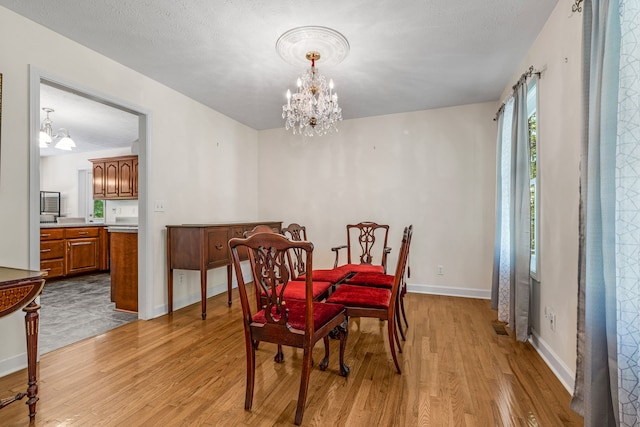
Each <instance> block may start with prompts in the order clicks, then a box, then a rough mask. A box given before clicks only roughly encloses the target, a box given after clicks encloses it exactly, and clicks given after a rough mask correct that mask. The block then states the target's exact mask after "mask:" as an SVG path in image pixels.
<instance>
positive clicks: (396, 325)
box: [387, 311, 404, 353]
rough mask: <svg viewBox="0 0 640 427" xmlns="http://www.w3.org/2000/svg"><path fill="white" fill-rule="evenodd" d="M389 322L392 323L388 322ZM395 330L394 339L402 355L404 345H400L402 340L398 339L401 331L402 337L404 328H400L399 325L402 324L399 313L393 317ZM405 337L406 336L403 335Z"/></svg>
mask: <svg viewBox="0 0 640 427" xmlns="http://www.w3.org/2000/svg"><path fill="white" fill-rule="evenodd" d="M387 322H391V320H388V321H387ZM393 322H394V328H393V338H394V339H395V340H396V346H398V352H399V353H402V345H400V338H398V330H400V334H401V335H402V327H401V326H400V327H398V323H399V322H400V318H399V317H398V312H397V311H396V312H395V315H394V316H393ZM403 337H404V335H403Z"/></svg>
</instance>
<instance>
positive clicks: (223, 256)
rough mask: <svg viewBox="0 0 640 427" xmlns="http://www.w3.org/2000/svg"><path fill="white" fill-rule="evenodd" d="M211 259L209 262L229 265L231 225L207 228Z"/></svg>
mask: <svg viewBox="0 0 640 427" xmlns="http://www.w3.org/2000/svg"><path fill="white" fill-rule="evenodd" d="M205 233H206V239H207V245H208V253H209V259H208V260H207V261H208V264H209V265H210V266H214V265H219V266H223V265H227V264H228V263H229V246H228V243H229V227H219V228H209V229H207V230H205Z"/></svg>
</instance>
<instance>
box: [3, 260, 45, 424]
mask: <svg viewBox="0 0 640 427" xmlns="http://www.w3.org/2000/svg"><path fill="white" fill-rule="evenodd" d="M43 287H44V279H43V278H42V272H40V271H30V270H20V269H16V268H7V267H0V317H3V316H6V315H7V314H10V313H13V312H14V311H16V310H19V309H22V310H23V311H24V312H25V313H26V314H25V320H24V322H25V332H26V335H27V375H28V384H27V390H26V392H24V393H18V394H17V395H15V396H14V397H8V398H6V399H0V409H1V408H4V407H5V406H7V405H8V404H10V403H13V402H15V401H16V400H21V399H23V398H24V397H27V405H29V417H30V418H33V417H35V415H36V403H37V402H38V378H37V366H36V363H37V356H38V317H39V314H38V310H39V309H40V306H39V305H38V304H36V302H35V299H36V297H37V296H38V295H40V292H42V288H43Z"/></svg>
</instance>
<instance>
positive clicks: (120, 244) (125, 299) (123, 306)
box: [109, 231, 138, 312]
mask: <svg viewBox="0 0 640 427" xmlns="http://www.w3.org/2000/svg"><path fill="white" fill-rule="evenodd" d="M109 235H110V237H109V246H110V251H111V256H110V257H111V270H110V272H111V299H112V300H113V302H115V304H116V310H123V311H130V312H138V233H137V231H136V232H131V231H124V232H118V231H110V232H109Z"/></svg>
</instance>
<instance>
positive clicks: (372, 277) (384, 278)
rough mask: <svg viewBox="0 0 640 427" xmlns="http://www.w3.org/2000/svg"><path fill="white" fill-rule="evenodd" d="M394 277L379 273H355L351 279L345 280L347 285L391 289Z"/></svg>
mask: <svg viewBox="0 0 640 427" xmlns="http://www.w3.org/2000/svg"><path fill="white" fill-rule="evenodd" d="M394 279H395V276H392V275H390V274H379V273H356V274H355V275H354V276H353V277H352V278H350V279H349V280H347V283H348V284H349V285H359V286H373V287H376V288H386V289H391V288H392V287H393V280H394Z"/></svg>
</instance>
